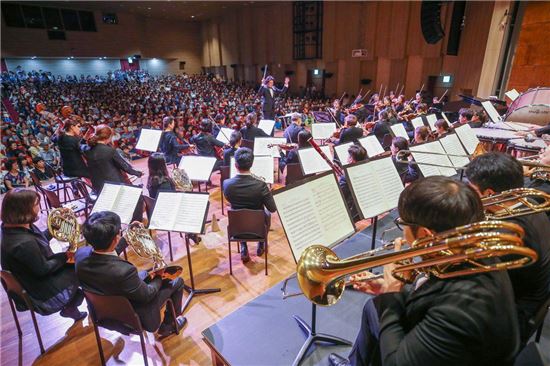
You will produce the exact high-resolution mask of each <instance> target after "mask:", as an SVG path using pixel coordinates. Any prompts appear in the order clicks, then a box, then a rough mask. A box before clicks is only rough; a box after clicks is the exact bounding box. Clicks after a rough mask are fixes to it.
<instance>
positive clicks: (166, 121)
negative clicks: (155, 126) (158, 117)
mask: <svg viewBox="0 0 550 366" xmlns="http://www.w3.org/2000/svg"><path fill="white" fill-rule="evenodd" d="M172 122H174V117H170V116H167V117H164V118H163V119H162V127H163V128H164V129H167V128H168V127H169V126H170V125H171V124H172Z"/></svg>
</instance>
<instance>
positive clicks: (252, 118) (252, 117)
mask: <svg viewBox="0 0 550 366" xmlns="http://www.w3.org/2000/svg"><path fill="white" fill-rule="evenodd" d="M257 119H258V117H256V113H254V112H252V113H248V114H247V116H246V121H245V125H246V127H248V128H250V127H252V126H254V125H255V124H256V121H257Z"/></svg>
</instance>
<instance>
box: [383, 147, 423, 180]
mask: <svg viewBox="0 0 550 366" xmlns="http://www.w3.org/2000/svg"><path fill="white" fill-rule="evenodd" d="M408 149H409V142H408V141H407V140H406V139H405V138H403V137H401V136H397V137H394V138H393V139H392V141H391V146H390V151H391V160H392V162H393V165H395V168H396V169H397V173H399V177H400V178H401V181H402V182H403V184H407V183H412V182H414V181H415V180H417V179H418V178H420V177H421V173H420V169H418V165H416V164H414V159H413V157H412V155H410V154H409V155H408V156H407V158H408V160H409V162H408V163H405V162H400V161H397V153H398V152H399V151H401V150H408Z"/></svg>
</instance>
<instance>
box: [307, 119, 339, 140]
mask: <svg viewBox="0 0 550 366" xmlns="http://www.w3.org/2000/svg"><path fill="white" fill-rule="evenodd" d="M335 131H336V123H334V122H333V123H313V124H312V125H311V136H313V138H314V139H315V140H326V139H328V138H330V137H332V134H334V132H335Z"/></svg>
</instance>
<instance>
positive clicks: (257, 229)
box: [227, 209, 269, 276]
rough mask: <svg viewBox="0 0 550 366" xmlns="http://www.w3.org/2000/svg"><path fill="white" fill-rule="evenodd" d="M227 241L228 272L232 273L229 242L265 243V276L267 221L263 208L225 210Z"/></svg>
mask: <svg viewBox="0 0 550 366" xmlns="http://www.w3.org/2000/svg"><path fill="white" fill-rule="evenodd" d="M227 218H228V223H227V242H228V244H229V273H230V274H231V275H232V274H233V263H232V260H231V242H233V241H237V242H242V241H244V242H247V243H248V242H260V241H263V242H264V243H265V251H264V256H265V275H266V276H267V252H268V240H267V235H268V233H269V223H268V222H266V217H265V212H264V210H249V209H240V210H233V209H229V210H227Z"/></svg>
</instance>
